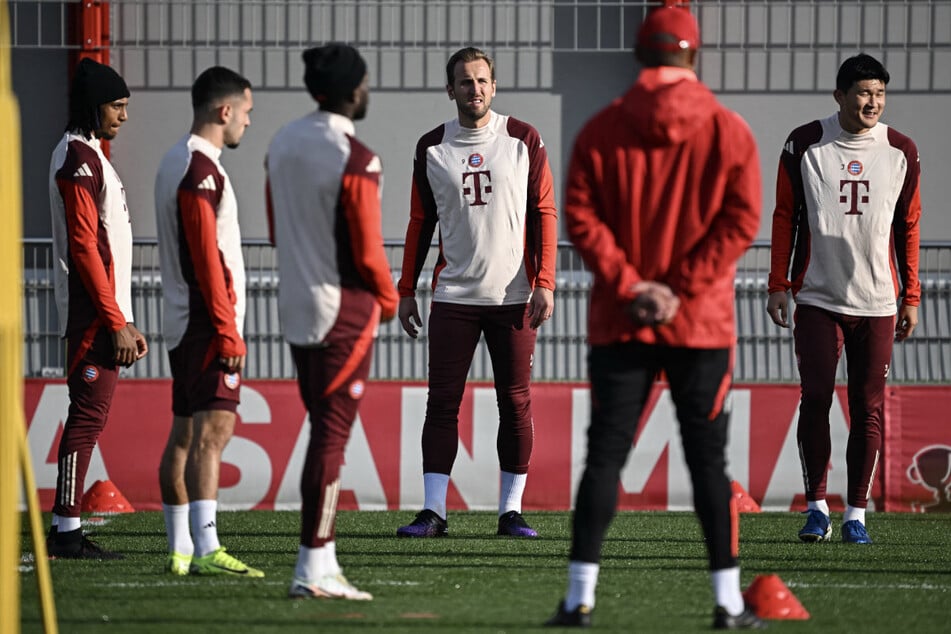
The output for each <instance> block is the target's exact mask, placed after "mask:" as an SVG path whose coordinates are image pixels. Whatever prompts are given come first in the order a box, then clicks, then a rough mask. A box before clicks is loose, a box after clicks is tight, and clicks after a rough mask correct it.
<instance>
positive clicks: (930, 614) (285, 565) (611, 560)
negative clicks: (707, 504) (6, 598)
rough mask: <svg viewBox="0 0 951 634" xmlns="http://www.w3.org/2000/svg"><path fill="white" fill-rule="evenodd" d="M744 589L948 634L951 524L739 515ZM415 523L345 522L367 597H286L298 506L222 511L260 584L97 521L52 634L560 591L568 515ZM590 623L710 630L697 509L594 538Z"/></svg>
mask: <svg viewBox="0 0 951 634" xmlns="http://www.w3.org/2000/svg"><path fill="white" fill-rule="evenodd" d="M741 517H742V519H741V543H740V554H741V566H742V585H743V587H744V588H745V587H746V586H748V585H749V584H750V582H752V581H753V579H754V578H755V577H756V576H757V575H764V574H776V575H778V576H779V577H780V579H781V580H782V581H783V582H784V583H785V584H786V585H787V586H788V588H789V589H790V590H791V591H792V593H793V594H794V595H795V597H797V598H798V600H799V601H800V602H801V603H802V604H803V605H804V606H805V608H806V609H807V610H808V611H809V612H810V613H811V618H810V619H809V620H805V621H802V620H774V621H771V622H770V627H769V629H770V631H774V632H819V631H825V632H847V631H855V632H863V633H878V632H881V633H888V634H893V633H895V632H899V633H902V634H905V633H907V634H925V633H928V632H947V631H951V629H949V628H951V623H949V622H951V515H913V514H886V513H871V514H869V517H868V528H869V533H870V535H871V537H872V539H873V540H874V542H875V543H874V544H872V545H869V546H860V545H853V544H842V543H841V542H839V541H837V540H838V539H839V534H838V530H837V529H838V522H839V521H840V520H841V517H840V516H839V517H836V516H835V514H834V515H833V525H834V527H835V529H836V530H835V531H834V533H833V541H832V542H829V543H823V544H803V543H800V542H799V540H798V539H797V537H796V534H797V532H798V530H799V528H800V527H801V524H802V522H803V519H802V517H801V516H799V515H797V514H795V513H761V514H744V515H743V516H741ZM412 518H413V513H411V512H342V513H340V517H339V519H338V524H337V554H338V559H339V561H340V563H341V565H343V567H344V573H345V574H346V575H347V576H348V577H349V578H350V580H351V581H352V582H353V583H354V585H356V586H358V587H359V588H361V589H363V590H367V591H369V592H372V593H373V594H374V596H375V598H374V600H373V601H370V602H351V601H326V600H290V599H288V598H287V588H288V585H289V583H290V578H291V575H292V573H293V569H294V562H295V559H296V555H297V547H298V536H297V531H298V515H297V513H294V512H272V511H250V512H234V513H231V512H223V513H219V518H218V530H219V535H220V537H221V540H222V543H223V544H224V545H225V546H227V548H228V551H229V552H231V553H232V554H234V555H236V556H237V557H239V558H240V559H242V560H244V561H245V562H246V563H248V564H249V565H252V566H254V567H257V568H260V569H262V570H264V572H265V573H266V575H267V576H266V577H265V578H264V579H236V578H231V577H214V578H209V577H173V576H171V575H169V574H166V573H164V572H163V564H164V561H165V553H166V541H165V531H164V525H163V520H162V514H161V513H157V512H139V513H131V514H124V515H112V516H106V517H104V518H103V520H104V521H103V523H102V524H101V525H98V526H96V527H95V528H92V527H90V528H91V530H94V531H95V532H96V535H95V536H94V539H96V540H98V541H99V542H100V543H101V545H103V546H104V547H106V548H109V549H112V550H118V551H121V552H123V553H125V554H126V558H125V559H124V560H122V561H106V562H98V561H69V560H53V561H50V566H51V571H52V577H53V585H54V596H55V604H56V611H57V621H58V623H59V631H60V632H63V633H68V634H72V633H74V632H76V633H84V632H122V633H127V632H128V633H133V634H135V633H146V632H170V633H176V634H178V633H182V634H187V633H192V632H196V633H197V632H228V633H243V632H281V633H282V634H291V633H294V632H320V633H325V632H326V633H329V632H364V631H386V632H388V633H394V634H395V633H398V632H423V633H428V632H433V633H435V632H486V633H495V634H501V633H503V632H504V633H515V632H528V631H539V632H541V631H550V630H549V629H548V628H545V629H544V630H543V629H542V628H541V627H540V625H541V623H542V622H543V621H544V620H545V619H546V618H548V616H550V615H551V614H552V612H553V611H554V609H555V607H556V605H557V603H558V601H559V599H560V598H561V597H562V596H563V593H564V589H565V585H566V564H567V553H568V547H569V540H570V516H569V514H568V513H533V512H529V513H526V518H527V519H528V520H529V522H530V523H531V524H532V525H533V526H534V527H535V528H536V529H537V530H538V531H539V533H540V534H541V537H540V538H538V539H534V540H513V539H507V538H502V537H497V536H495V534H494V533H495V528H496V517H495V514H494V513H476V512H467V513H462V512H457V513H450V516H449V526H450V536H449V537H447V538H443V539H397V538H396V537H395V530H396V528H397V527H398V526H399V525H401V524H405V523H407V522H409V521H411V520H412ZM29 535H30V532H29V527H28V525H27V522H26V515H25V514H24V518H23V531H22V540H23V551H24V560H23V564H22V566H21V577H20V578H21V601H20V605H21V620H22V631H23V632H42V630H43V627H42V618H41V613H40V601H39V597H38V591H37V583H36V570H35V566H34V564H33V562H32V558H31V556H30V555H29V553H30V551H31V545H30V539H29ZM603 555H604V557H603V560H602V562H601V576H600V582H599V585H598V592H597V606H596V608H595V612H594V631H598V632H622V631H625V632H699V631H707V630H709V629H710V626H711V623H712V612H713V594H712V591H711V589H710V583H709V575H708V573H707V569H706V565H707V564H706V553H705V550H704V546H703V542H702V538H701V535H700V530H699V528H698V525H697V521H696V519H695V517H694V515H693V514H692V513H660V512H637V513H632V512H625V513H621V514H619V515H618V517H617V518H616V520H615V521H614V524H613V525H612V527H611V531H610V532H609V534H608V539H607V541H606V542H605V544H604V551H603Z"/></svg>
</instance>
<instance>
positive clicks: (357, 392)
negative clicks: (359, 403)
mask: <svg viewBox="0 0 951 634" xmlns="http://www.w3.org/2000/svg"><path fill="white" fill-rule="evenodd" d="M364 390H366V385H365V384H364V383H363V381H361V380H359V379H357V380H356V381H354V382H353V383H351V384H350V389H349V390H347V391H348V392H349V393H350V398H352V399H353V400H355V401H356V400H358V399H360V398H361V397H362V396H363V392H364Z"/></svg>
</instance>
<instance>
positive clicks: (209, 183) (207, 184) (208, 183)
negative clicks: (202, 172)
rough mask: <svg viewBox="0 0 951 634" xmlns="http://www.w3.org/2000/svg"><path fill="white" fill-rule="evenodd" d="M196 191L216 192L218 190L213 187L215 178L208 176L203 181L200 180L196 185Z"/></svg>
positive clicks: (215, 186) (216, 187)
mask: <svg viewBox="0 0 951 634" xmlns="http://www.w3.org/2000/svg"><path fill="white" fill-rule="evenodd" d="M198 189H208V190H211V191H215V190H217V189H218V186H217V185H215V177H214V176H212V175H211V174H209V175H208V176H206V177H205V178H204V180H202V181H201V182H200V183H198Z"/></svg>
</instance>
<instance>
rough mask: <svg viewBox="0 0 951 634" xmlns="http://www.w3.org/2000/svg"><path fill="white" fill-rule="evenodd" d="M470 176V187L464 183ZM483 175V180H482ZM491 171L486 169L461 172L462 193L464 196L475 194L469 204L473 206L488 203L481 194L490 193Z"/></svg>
mask: <svg viewBox="0 0 951 634" xmlns="http://www.w3.org/2000/svg"><path fill="white" fill-rule="evenodd" d="M470 176H471V177H472V187H469V186H468V185H466V181H467V180H469V177H470ZM483 177H485V180H484V181H483ZM491 182H492V172H490V171H488V170H486V171H484V172H463V173H462V184H463V188H462V194H463V195H464V196H472V195H473V194H474V195H475V200H471V201H470V203H469V204H471V205H472V206H473V207H476V206H479V205H486V204H488V203H487V202H486V201H485V199H483V198H482V196H483V194H491V193H492V185H491V184H490V183H491Z"/></svg>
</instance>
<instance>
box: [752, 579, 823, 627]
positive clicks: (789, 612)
mask: <svg viewBox="0 0 951 634" xmlns="http://www.w3.org/2000/svg"><path fill="white" fill-rule="evenodd" d="M743 599H744V600H745V601H746V604H747V605H748V606H750V607H751V608H752V609H753V611H754V612H756V616H758V617H760V618H761V619H797V620H806V619H808V618H809V612H808V611H807V610H806V608H804V607H803V605H802V603H800V602H799V599H797V598H796V595H794V594H793V593H792V592H791V591H790V590H789V588H787V587H786V584H785V583H783V580H782V579H780V578H779V575H757V577H756V578H755V579H753V583H751V584H750V587H749V588H747V589H746V592H744V593H743Z"/></svg>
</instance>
